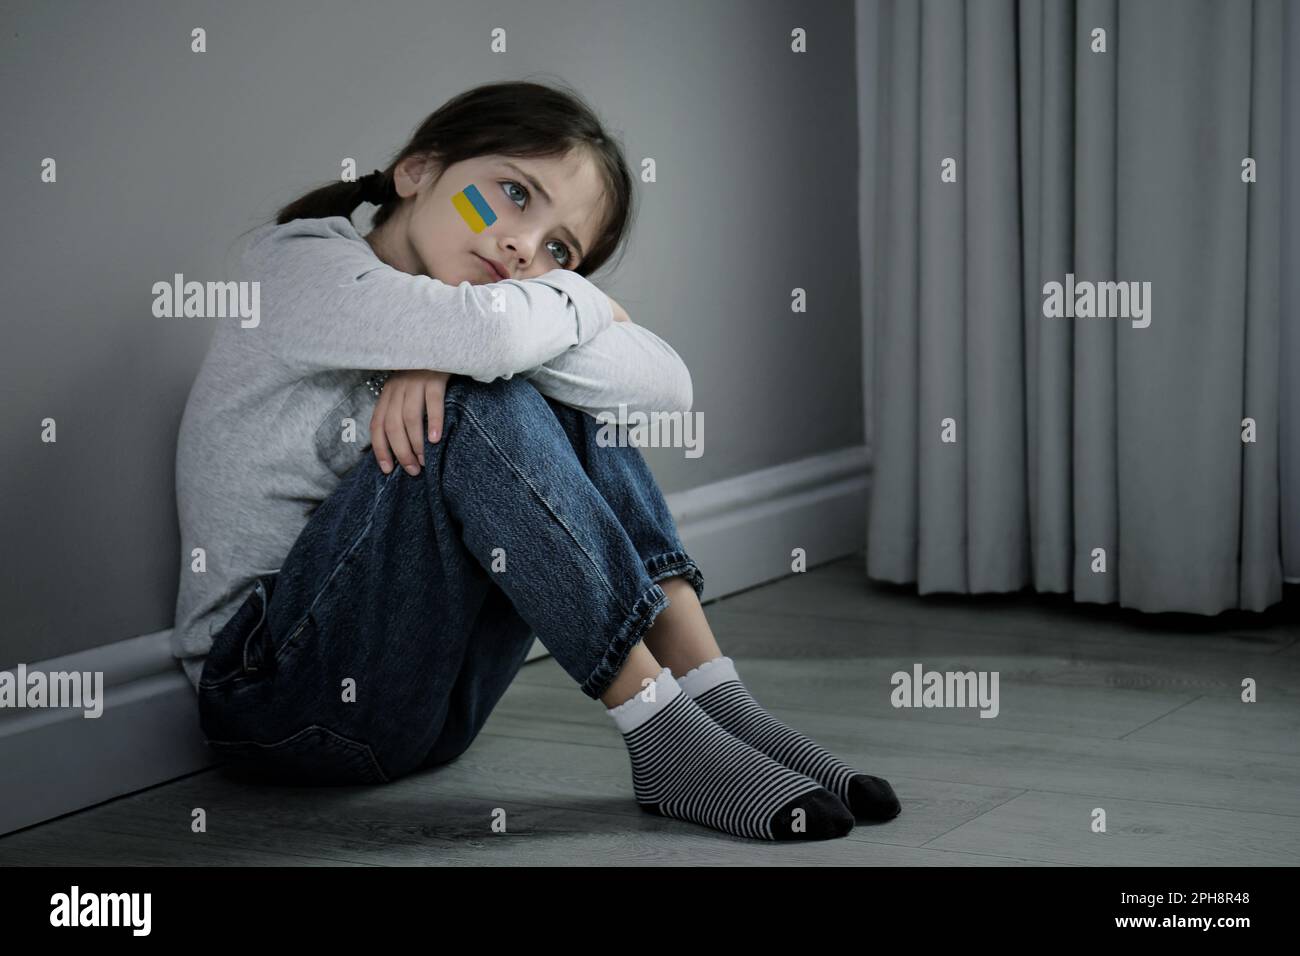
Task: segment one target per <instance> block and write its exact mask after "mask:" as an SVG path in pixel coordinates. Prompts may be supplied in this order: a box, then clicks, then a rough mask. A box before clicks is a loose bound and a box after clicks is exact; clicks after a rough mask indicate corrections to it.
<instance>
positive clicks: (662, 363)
mask: <svg viewBox="0 0 1300 956" xmlns="http://www.w3.org/2000/svg"><path fill="white" fill-rule="evenodd" d="M520 376H521V377H522V378H526V379H528V380H529V381H530V382H532V383H533V385H534V386H535V387H536V388H537V390H538V391H539V392H541V393H542V394H543V395H546V396H549V397H550V398H553V399H555V400H556V401H558V402H560V403H562V404H564V405H569V406H571V407H573V408H577V409H580V410H581V411H584V412H586V413H587V414H588V415H591V416H592V417H593V418H595V417H596V416H597V414H598V413H600V412H609V413H610V414H611V415H614V416H617V415H618V406H619V403H620V402H621V403H623V404H625V405H626V406H627V408H626V411H627V413H628V414H631V413H632V412H634V411H642V412H646V413H647V414H648V413H650V412H653V411H663V412H689V411H690V410H691V405H692V404H693V402H694V390H693V387H692V383H691V373H690V370H689V369H688V368H687V367H686V363H685V362H683V361H682V359H681V356H679V355H678V354H677V353H676V352H675V351H674V350H673V348H672V346H670V345H669V344H668V343H667V342H665V341H664V340H663V339H661V338H659V337H658V336H657V335H655V334H654V333H653V332H651V331H650V330H649V329H647V328H644V327H642V326H639V325H636V324H634V323H632V322H630V321H629V322H614V323H613V324H612V325H610V326H609V327H608V328H606V329H605V330H604V331H603V332H601V333H600V334H599V335H597V336H596V337H595V338H593V339H592V340H591V341H590V342H587V343H586V344H584V345H581V346H578V347H576V348H572V349H569V350H568V351H566V352H562V353H560V354H559V355H557V356H555V358H553V359H550V360H549V361H547V362H545V363H544V364H542V365H540V366H538V367H537V368H533V369H529V370H528V371H526V372H521V373H520Z"/></svg>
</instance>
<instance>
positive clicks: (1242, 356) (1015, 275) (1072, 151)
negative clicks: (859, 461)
mask: <svg viewBox="0 0 1300 956" xmlns="http://www.w3.org/2000/svg"><path fill="white" fill-rule="evenodd" d="M858 14H859V42H860V45H861V46H862V48H863V49H862V50H861V52H860V65H861V68H860V84H861V87H862V89H861V95H862V100H863V102H864V104H866V105H865V106H864V107H863V109H862V115H863V117H865V118H868V119H869V121H870V122H871V123H872V124H874V129H872V130H871V131H869V132H867V133H866V134H864V136H863V138H862V143H863V144H864V148H865V149H868V150H869V152H866V153H864V155H863V157H862V172H863V176H862V185H863V189H864V191H866V192H868V193H869V194H870V195H869V196H868V197H866V198H865V199H864V201H863V202H862V204H861V207H860V208H861V209H862V210H863V211H864V214H867V215H870V216H872V221H870V222H867V223H864V225H863V233H864V240H863V251H864V255H870V256H871V259H872V261H870V262H869V263H864V267H863V281H864V289H863V311H864V323H866V326H867V327H866V328H865V329H864V339H865V338H867V337H870V340H871V348H870V350H869V357H870V361H871V366H870V379H871V382H870V386H869V388H870V394H869V396H867V398H868V401H867V404H868V416H867V417H868V420H869V425H868V436H867V438H868V446H869V447H870V449H871V455H872V460H873V480H872V495H871V504H870V510H869V516H868V527H867V569H866V570H867V574H868V575H869V576H870V577H872V578H876V579H880V580H888V581H894V582H899V583H904V582H916V585H917V590H918V592H919V593H922V594H925V593H931V592H939V591H945V592H965V593H980V592H989V591H1014V590H1018V589H1020V588H1022V587H1026V586H1030V587H1033V588H1034V589H1036V590H1038V591H1046V592H1061V593H1067V592H1068V593H1072V594H1073V595H1074V597H1075V599H1076V600H1079V601H1088V602H1098V603H1110V602H1118V603H1119V604H1121V605H1122V606H1124V607H1133V608H1138V609H1140V610H1143V611H1187V612H1194V613H1201V614H1215V613H1218V612H1219V611H1222V610H1225V609H1227V608H1244V609H1249V610H1263V609H1265V608H1266V607H1268V606H1269V605H1271V604H1273V603H1276V602H1277V601H1279V600H1281V597H1282V560H1281V534H1280V520H1281V488H1280V480H1279V466H1280V456H1279V442H1280V440H1281V439H1282V432H1281V427H1280V412H1281V408H1282V402H1281V398H1280V396H1281V395H1282V392H1281V382H1280V374H1279V371H1280V363H1279V354H1280V329H1281V310H1282V298H1281V295H1282V268H1281V262H1282V260H1281V244H1282V215H1281V213H1280V209H1281V187H1282V183H1283V180H1284V178H1285V176H1286V170H1285V169H1284V168H1283V166H1282V90H1283V74H1282V38H1283V35H1284V26H1285V24H1284V19H1283V16H1284V13H1283V7H1282V3H1281V2H1280V0H1253V2H1252V0H1239V2H1230V0H1192V2H1174V0H1144V2H1142V3H1116V2H1115V0H1077V2H1074V0H1047V2H1042V0H1022V2H1016V0H981V2H978V3H963V2H961V0H922V2H919V3H917V2H912V0H904V2H891V0H860V2H859V4H858ZM1095 30H1103V31H1104V35H1105V50H1104V52H1095V51H1094V50H1093V44H1094V42H1095V41H1094V32H1093V31H1095ZM1247 157H1250V158H1252V159H1254V161H1255V163H1256V166H1257V170H1258V174H1257V181H1256V182H1254V183H1250V184H1247V183H1244V182H1243V181H1242V161H1243V160H1244V159H1245V158H1247ZM945 164H947V165H945ZM945 169H947V170H948V171H949V173H950V176H949V178H951V173H953V172H955V178H956V181H955V182H948V181H945V177H944V175H943V174H944V172H945ZM1067 275H1073V276H1074V281H1075V282H1078V283H1084V282H1092V283H1097V282H1136V283H1138V288H1139V289H1142V288H1144V286H1143V284H1144V283H1149V284H1150V285H1149V289H1150V301H1149V302H1147V303H1145V304H1146V305H1147V307H1148V308H1149V319H1150V324H1149V325H1148V326H1146V327H1144V328H1143V327H1135V322H1134V321H1133V319H1131V318H1130V317H1109V318H1074V317H1070V318H1063V317H1046V316H1045V315H1044V292H1043V289H1044V283H1047V282H1051V281H1055V282H1059V283H1061V284H1062V285H1063V286H1064V285H1066V283H1067V281H1069V280H1067ZM1247 417H1249V418H1251V419H1253V420H1254V423H1255V425H1254V437H1255V441H1253V442H1250V443H1245V442H1243V441H1242V419H1243V418H1247ZM945 436H947V437H955V441H945V440H943V439H944V438H945ZM1103 562H1104V564H1103ZM1103 567H1104V570H1101V568H1103Z"/></svg>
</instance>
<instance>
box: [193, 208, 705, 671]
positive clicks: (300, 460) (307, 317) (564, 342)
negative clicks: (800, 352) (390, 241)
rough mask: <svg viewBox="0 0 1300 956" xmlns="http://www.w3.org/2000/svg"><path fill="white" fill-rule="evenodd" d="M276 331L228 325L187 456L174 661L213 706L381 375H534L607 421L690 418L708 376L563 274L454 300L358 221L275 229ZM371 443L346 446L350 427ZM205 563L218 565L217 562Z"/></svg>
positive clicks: (253, 265)
mask: <svg viewBox="0 0 1300 956" xmlns="http://www.w3.org/2000/svg"><path fill="white" fill-rule="evenodd" d="M242 263H243V271H244V274H243V275H242V276H241V277H240V278H241V279H243V280H244V281H250V282H253V281H255V282H257V283H259V293H260V300H259V317H258V323H257V324H256V325H252V324H251V323H247V327H245V325H246V323H241V321H240V320H239V319H238V318H235V319H221V320H215V321H218V323H219V324H218V326H217V329H216V331H215V333H214V334H213V337H212V342H211V344H210V346H209V348H208V352H207V355H206V356H205V357H204V360H203V363H202V365H201V366H200V368H199V372H198V375H197V377H196V378H195V381H194V384H193V386H192V388H191V390H190V395H189V400H188V401H187V402H186V405H185V412H184V415H183V416H182V419H181V426H180V434H179V437H178V440H177V449H176V504H177V511H178V516H179V519H180V531H181V556H180V558H181V560H180V587H179V590H178V593H177V599H176V621H175V628H174V630H173V631H172V636H171V651H172V656H173V657H175V658H178V659H179V660H180V662H181V664H182V666H183V668H184V670H185V673H186V676H187V677H188V678H189V680H190V682H191V683H192V684H193V685H194V686H195V688H196V689H197V687H198V681H199V676H200V674H201V672H202V669H203V663H204V660H205V659H206V655H207V653H208V650H209V649H210V648H211V646H212V639H213V637H214V635H215V634H216V633H217V632H218V631H219V630H220V629H221V627H222V626H223V625H224V624H225V623H226V621H227V620H229V618H230V617H231V616H232V615H233V614H234V612H235V611H236V610H237V609H238V607H239V606H240V604H241V603H243V601H244V600H245V599H246V598H247V597H248V595H249V594H250V593H251V592H252V590H253V587H254V585H255V583H256V578H257V576H258V575H260V574H266V573H269V572H271V571H275V570H278V569H279V568H280V566H281V562H282V561H283V559H284V558H285V556H286V555H287V554H288V553H289V550H290V548H291V547H292V546H293V543H294V542H295V541H296V540H297V538H298V535H299V534H300V533H301V531H302V528H303V526H304V525H305V524H306V523H307V519H308V517H309V516H310V514H311V512H312V511H313V510H314V509H315V507H316V506H317V505H318V504H319V503H320V502H321V501H323V500H324V499H325V498H327V497H328V496H329V494H330V493H331V492H332V491H333V490H334V488H335V487H336V486H337V485H338V483H339V481H340V480H341V479H342V477H343V475H344V474H346V473H347V471H348V470H349V469H350V468H352V466H354V465H355V464H357V463H358V462H359V461H360V460H361V458H362V456H363V455H367V454H372V452H371V451H370V417H371V414H372V413H373V411H374V403H375V397H374V396H373V395H372V394H371V393H370V390H369V389H368V388H367V387H366V385H365V380H366V378H367V377H369V375H370V374H371V373H372V372H375V371H382V370H402V369H434V370H438V371H444V372H451V373H453V374H458V375H466V376H469V377H471V378H473V379H476V380H478V381H481V382H491V381H495V380H496V379H498V378H510V377H511V376H513V375H520V376H521V377H523V378H527V379H528V380H529V381H531V382H532V383H533V385H534V386H535V387H536V388H537V389H538V391H540V392H542V393H543V394H545V395H548V396H550V397H552V398H554V399H556V400H557V401H560V402H563V403H564V404H566V405H571V406H573V407H574V408H578V409H581V410H582V411H584V412H586V413H588V414H590V415H592V416H595V415H597V414H599V413H600V412H602V411H605V412H610V413H612V414H614V415H617V414H618V406H619V405H620V404H624V405H626V406H627V411H628V412H629V413H630V412H633V411H644V412H647V413H648V412H651V411H668V412H671V411H681V412H687V411H690V407H691V403H692V387H691V377H690V372H689V371H688V370H687V368H686V365H685V363H683V362H682V360H681V358H680V357H679V356H678V354H677V353H676V352H675V351H674V350H673V349H672V347H671V346H669V345H668V344H667V343H666V342H664V341H663V340H662V339H660V338H659V337H657V336H656V335H654V333H652V332H650V331H649V330H648V329H646V328H643V327H642V326H638V325H636V324H634V323H632V322H614V321H613V313H612V308H611V306H610V302H609V298H608V297H607V296H606V295H605V294H604V293H603V292H601V290H600V289H598V288H597V287H596V286H595V285H593V284H592V283H591V282H589V281H588V280H587V279H585V278H583V277H582V276H580V275H578V274H577V273H575V272H571V271H568V270H564V269H553V270H551V271H550V272H547V273H545V274H544V275H541V276H538V277H537V278H534V279H523V280H517V279H505V280H502V281H500V282H493V283H487V284H484V285H474V284H472V283H470V282H461V283H460V284H459V285H448V284H447V283H444V282H440V281H438V280H437V279H433V278H430V277H428V276H423V275H410V274H409V273H406V272H402V271H400V270H398V269H394V268H393V267H391V266H389V265H388V264H386V263H384V262H383V261H382V260H380V259H379V258H378V257H377V256H376V255H375V254H374V251H373V250H372V249H371V247H370V245H369V243H367V242H366V241H365V239H363V238H362V237H361V235H360V234H359V233H358V232H357V231H356V229H355V228H354V226H353V225H352V221H351V220H350V219H348V218H347V217H345V216H332V217H329V218H325V219H296V220H293V221H292V222H289V223H286V224H284V225H282V226H281V225H275V224H274V223H271V224H268V225H264V226H261V227H259V228H258V229H257V230H255V231H254V232H253V234H252V235H251V237H250V239H249V241H248V243H247V245H246V247H245V250H244V253H243V257H242ZM348 418H350V419H352V421H353V422H354V423H355V425H354V427H355V440H354V441H345V440H343V439H342V438H341V436H343V435H345V434H348V432H347V431H345V427H344V426H345V424H346V423H345V419H348ZM196 549H202V554H201V555H199V554H198V553H197V552H196Z"/></svg>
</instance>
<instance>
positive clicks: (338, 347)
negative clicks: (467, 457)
mask: <svg viewBox="0 0 1300 956" xmlns="http://www.w3.org/2000/svg"><path fill="white" fill-rule="evenodd" d="M287 245H288V243H286V246H287ZM320 253H321V248H320V243H317V244H315V246H314V247H313V244H312V243H311V242H297V243H296V245H295V246H294V248H292V249H288V248H286V249H282V250H278V251H277V253H276V254H275V255H273V256H268V257H266V258H265V259H264V260H259V261H257V262H255V263H253V268H254V274H255V275H257V277H258V278H260V279H261V280H262V284H263V285H264V286H266V287H267V292H268V293H269V294H268V295H266V296H265V298H267V299H269V300H270V301H269V303H268V304H269V306H270V307H269V308H268V309H267V314H266V316H265V317H264V319H263V320H262V321H261V324H260V327H259V328H256V329H254V328H249V329H247V330H241V334H247V333H260V334H261V336H262V344H263V345H264V347H265V348H266V349H268V350H269V351H270V352H271V353H272V354H274V355H275V356H276V357H277V358H280V359H281V360H283V361H285V362H288V363H291V364H293V365H296V366H298V367H300V368H302V369H304V370H305V371H308V372H314V371H321V370H329V369H389V370H393V371H400V370H402V369H431V370H436V371H442V372H450V373H452V374H456V375H466V376H469V377H470V378H474V379H477V380H478V381H481V382H491V381H494V380H495V379H498V378H509V377H511V376H512V375H514V374H516V373H518V372H522V371H524V370H526V369H529V368H532V367H535V366H537V365H539V364H541V363H543V362H546V361H548V360H550V359H552V358H554V357H555V356H557V355H559V354H561V353H563V352H564V351H566V350H567V349H571V348H575V347H577V346H581V345H583V344H585V343H587V342H590V341H591V340H592V339H594V338H595V337H596V336H597V335H599V334H600V333H601V332H602V331H604V330H605V329H606V328H608V327H609V326H610V325H611V324H612V323H613V307H612V306H611V305H610V302H609V297H608V296H606V295H605V294H604V293H603V292H602V291H601V290H600V289H598V288H596V286H595V285H593V284H592V283H591V282H590V281H589V280H587V279H585V278H583V277H582V276H580V275H578V274H577V273H576V272H572V271H569V270H566V269H552V270H551V271H550V272H547V273H545V274H543V275H541V276H537V277H536V278H532V279H523V280H517V279H505V280H502V281H500V282H491V283H487V284H484V285H474V284H473V283H470V282H461V283H460V284H458V285H448V284H447V283H444V282H440V281H439V280H437V279H433V278H430V277H429V276H425V275H411V274H410V273H407V272H402V271H401V270H399V269H394V268H393V267H392V266H389V265H387V264H386V263H382V262H378V261H376V260H374V259H370V260H369V261H366V260H364V259H360V258H357V257H355V256H354V257H352V258H351V260H348V261H331V260H330V259H329V258H328V257H325V256H322V255H321V254H320ZM259 266H260V268H259Z"/></svg>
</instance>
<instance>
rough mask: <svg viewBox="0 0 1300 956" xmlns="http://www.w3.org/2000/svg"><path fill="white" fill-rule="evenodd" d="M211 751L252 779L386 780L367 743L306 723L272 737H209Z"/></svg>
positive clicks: (301, 782)
mask: <svg viewBox="0 0 1300 956" xmlns="http://www.w3.org/2000/svg"><path fill="white" fill-rule="evenodd" d="M207 744H208V746H209V747H211V748H212V750H213V751H215V752H216V753H218V754H220V755H221V756H223V757H227V758H229V759H230V761H231V762H232V764H234V765H235V767H237V768H238V769H240V770H243V771H247V772H248V773H249V774H250V775H252V776H254V777H256V778H257V779H258V780H261V781H265V782H268V783H280V784H289V785H299V786H304V785H305V786H313V785H315V786H319V785H344V784H367V783H388V781H389V777H388V775H387V774H386V773H384V770H383V768H382V767H380V766H379V761H378V760H376V759H375V754H374V751H373V750H371V748H370V745H369V744H365V743H362V742H361V741H359V740H353V739H352V738H350V737H344V736H343V735H342V734H336V733H335V732H334V731H332V730H330V729H329V728H328V727H323V726H321V725H320V724H311V725H310V726H308V727H304V728H303V729H302V730H300V731H298V732H297V733H296V734H293V735H292V736H290V737H286V738H284V739H283V740H279V741H276V742H275V743H260V742H258V741H255V740H212V739H208V741H207Z"/></svg>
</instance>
